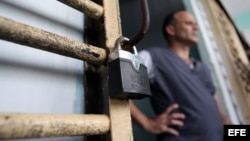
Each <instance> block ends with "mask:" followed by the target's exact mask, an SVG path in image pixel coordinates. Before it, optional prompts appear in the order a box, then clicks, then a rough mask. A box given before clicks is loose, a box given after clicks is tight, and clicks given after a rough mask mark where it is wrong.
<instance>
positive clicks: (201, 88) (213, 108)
mask: <svg viewBox="0 0 250 141" xmlns="http://www.w3.org/2000/svg"><path fill="white" fill-rule="evenodd" d="M163 32H164V35H165V37H166V39H167V41H168V47H164V48H158V47H153V48H149V49H147V50H145V51H141V52H140V55H141V56H142V57H143V58H144V59H145V65H146V66H147V67H148V74H149V78H150V86H151V91H152V97H151V103H152V106H153V109H154V111H155V113H156V115H157V116H156V117H155V118H154V119H149V118H148V117H147V116H146V115H145V114H144V113H142V112H141V111H140V110H139V109H138V108H137V107H136V106H135V105H134V104H133V102H132V101H130V107H131V114H132V119H133V120H134V121H136V122H137V123H138V124H140V125H141V126H142V127H143V128H144V129H145V130H146V131H148V132H150V133H154V134H157V140H158V141H222V139H223V124H231V122H230V120H229V118H228V117H227V115H226V114H225V112H224V111H223V110H222V108H221V105H220V103H219V100H218V96H217V95H216V94H215V87H214V85H213V83H212V79H211V76H210V72H209V70H208V68H207V67H206V66H205V65H204V64H202V63H201V62H199V61H197V60H195V59H193V58H191V57H190V54H189V53H190V48H191V46H193V45H194V44H195V43H197V41H198V36H197V34H198V28H197V25H196V21H195V19H194V17H193V16H192V15H191V14H190V13H189V12H187V11H177V12H174V13H172V14H170V15H169V16H168V17H167V18H166V19H165V22H164V24H163Z"/></svg>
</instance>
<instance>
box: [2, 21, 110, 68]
mask: <svg viewBox="0 0 250 141" xmlns="http://www.w3.org/2000/svg"><path fill="white" fill-rule="evenodd" d="M0 39H3V40H6V41H10V42H14V43H17V44H21V45H26V46H30V47H33V48H37V49H41V50H46V51H49V52H53V53H57V54H60V55H64V56H68V57H73V58H77V59H81V60H84V61H88V62H90V63H94V64H101V63H103V62H104V61H105V60H106V55H107V54H106V50H105V49H102V48H98V47H95V46H92V45H88V44H84V43H82V42H79V41H75V40H72V39H69V38H66V37H62V36H59V35H56V34H54V33H50V32H47V31H44V30H41V29H38V28H35V27H32V26H29V25H25V24H22V23H19V22H16V21H13V20H11V19H7V18H4V17H1V16H0Z"/></svg>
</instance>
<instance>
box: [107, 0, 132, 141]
mask: <svg viewBox="0 0 250 141" xmlns="http://www.w3.org/2000/svg"><path fill="white" fill-rule="evenodd" d="M103 7H104V10H105V12H104V27H105V35H106V46H107V47H108V48H109V49H110V51H111V52H112V51H113V50H114V46H115V41H116V39H118V38H119V37H120V36H122V31H121V25H120V23H121V22H120V20H121V19H120V11H119V9H120V8H119V0H103ZM109 87H112V86H109ZM109 115H110V121H111V140H112V141H133V134H132V124H131V116H130V108H129V103H128V100H115V99H110V100H109ZM121 120H122V122H121Z"/></svg>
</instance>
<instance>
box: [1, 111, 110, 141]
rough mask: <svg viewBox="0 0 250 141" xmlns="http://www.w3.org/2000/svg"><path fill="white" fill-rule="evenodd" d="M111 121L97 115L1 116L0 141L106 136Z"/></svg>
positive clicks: (4, 114) (2, 114)
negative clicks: (7, 140)
mask: <svg viewBox="0 0 250 141" xmlns="http://www.w3.org/2000/svg"><path fill="white" fill-rule="evenodd" d="M109 131H110V120H109V118H108V116H106V115H97V114H95V115H94V114H82V115H80V114H24V113H22V114H21V113H1V114H0V140H1V139H24V138H25V139H26V138H42V137H62V136H79V135H97V134H105V133H107V132H109Z"/></svg>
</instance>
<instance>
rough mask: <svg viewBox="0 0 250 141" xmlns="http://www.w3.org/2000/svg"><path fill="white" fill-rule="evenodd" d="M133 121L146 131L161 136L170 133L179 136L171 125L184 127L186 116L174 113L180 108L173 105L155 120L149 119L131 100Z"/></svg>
mask: <svg viewBox="0 0 250 141" xmlns="http://www.w3.org/2000/svg"><path fill="white" fill-rule="evenodd" d="M129 105H130V110H131V116H132V120H133V121H135V122H136V123H138V124H139V125H140V126H141V127H142V128H143V129H144V130H146V131H148V132H150V133H153V134H160V133H163V132H166V133H170V134H172V135H175V136H178V135H179V133H178V131H176V130H175V129H174V128H171V127H169V125H175V126H183V124H184V123H183V119H184V118H185V115H184V114H182V113H172V112H173V111H174V110H175V109H177V108H178V105H177V104H173V105H171V106H169V107H167V108H166V110H165V111H164V112H163V113H162V114H160V115H158V116H157V117H155V118H154V119H150V118H148V117H147V116H146V115H145V114H144V113H143V112H142V111H141V110H140V109H139V108H138V107H137V106H136V105H135V104H134V103H133V102H132V101H131V100H130V102H129Z"/></svg>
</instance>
